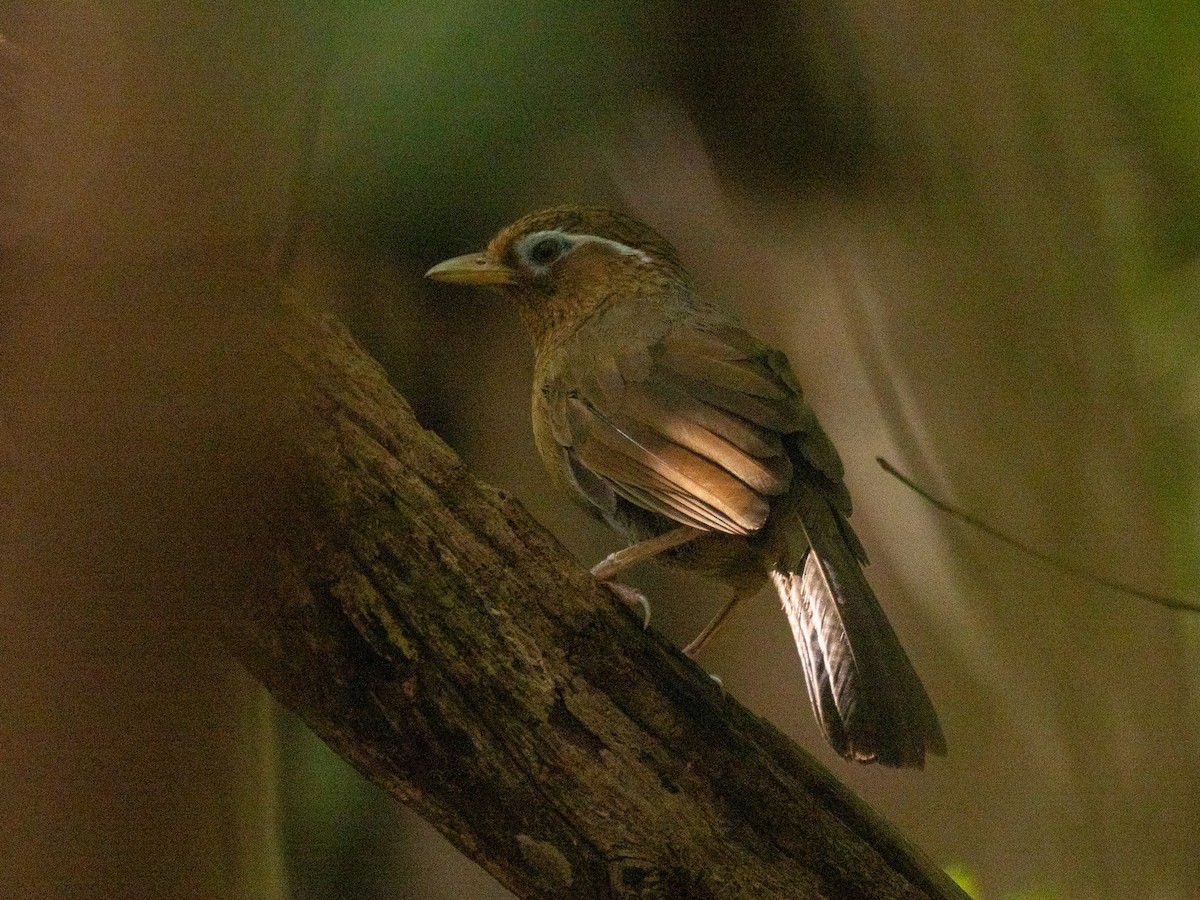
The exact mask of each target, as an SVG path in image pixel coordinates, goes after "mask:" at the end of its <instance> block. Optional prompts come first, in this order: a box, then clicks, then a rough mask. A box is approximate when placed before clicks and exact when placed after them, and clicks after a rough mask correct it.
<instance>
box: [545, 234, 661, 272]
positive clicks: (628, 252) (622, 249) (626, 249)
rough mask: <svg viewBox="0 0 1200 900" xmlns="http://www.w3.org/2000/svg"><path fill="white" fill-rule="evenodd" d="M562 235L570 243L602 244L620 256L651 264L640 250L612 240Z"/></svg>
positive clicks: (585, 235)
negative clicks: (589, 242) (587, 242)
mask: <svg viewBox="0 0 1200 900" xmlns="http://www.w3.org/2000/svg"><path fill="white" fill-rule="evenodd" d="M562 234H563V237H565V238H567V239H568V240H570V241H571V242H572V243H582V242H583V241H591V242H593V243H596V244H604V245H605V246H608V247H612V248H613V249H614V250H616V251H617V252H618V253H620V254H623V255H624V256H634V257H637V260H638V262H641V263H646V264H647V265H649V264H650V263H651V262H652V260H651V259H650V257H649V256H648V255H647V254H646V253H644V252H642V251H641V250H636V249H634V248H633V247H630V246H629V245H628V244H622V243H621V242H620V241H613V240H609V239H608V238H602V237H596V235H594V234H567V233H566V232H562Z"/></svg>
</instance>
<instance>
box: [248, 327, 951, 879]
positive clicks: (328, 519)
mask: <svg viewBox="0 0 1200 900" xmlns="http://www.w3.org/2000/svg"><path fill="white" fill-rule="evenodd" d="M269 331H270V338H269V340H270V342H271V343H273V344H274V348H273V352H277V356H276V357H275V358H274V359H273V370H274V371H273V375H274V376H275V380H274V381H273V382H272V384H273V385H274V387H273V388H272V390H271V391H269V392H267V393H268V394H270V395H271V396H270V397H269V398H268V399H269V402H268V403H265V404H264V405H263V411H264V415H263V417H262V421H263V422H264V423H265V431H264V432H263V434H264V441H263V443H262V446H263V448H264V456H266V455H269V456H270V457H271V459H272V460H274V462H273V463H272V471H273V473H274V476H273V477H272V478H271V479H268V480H266V481H262V480H260V482H259V484H258V487H257V488H256V491H255V494H254V496H253V498H252V499H251V500H250V501H249V505H250V506H252V507H254V509H255V510H256V511H258V512H259V513H261V523H260V524H262V525H265V526H266V527H265V529H264V530H263V531H261V532H258V535H257V537H255V538H253V539H254V540H256V541H258V540H263V539H264V537H266V538H267V539H268V540H269V548H270V553H269V559H268V561H267V563H266V564H265V565H263V566H261V567H259V568H258V569H257V574H256V577H255V578H254V583H253V584H252V585H251V587H250V589H249V590H247V591H246V593H245V595H244V597H243V600H244V606H243V607H242V608H241V609H239V610H237V614H236V616H235V618H234V620H233V621H235V622H236V627H235V628H232V629H231V634H232V635H234V637H235V642H236V644H237V647H238V649H239V652H240V655H241V657H242V658H243V660H244V662H245V663H246V665H247V666H248V667H249V668H250V670H251V671H252V672H253V673H254V674H255V675H257V677H258V678H260V679H261V680H262V681H263V682H264V683H265V684H266V685H267V686H268V687H269V688H270V690H271V691H272V692H273V693H274V694H275V696H276V697H277V698H279V699H280V700H281V701H282V702H283V703H285V704H286V705H287V706H289V707H291V708H292V709H293V710H295V711H296V712H297V713H299V714H300V715H301V716H302V717H303V718H304V720H305V721H306V722H307V723H308V724H309V725H310V726H311V727H312V728H313V729H314V730H315V731H316V732H317V733H318V734H319V735H320V736H321V737H322V738H323V739H324V740H325V741H326V742H328V743H329V745H330V746H332V747H333V748H334V749H335V750H336V751H337V752H339V753H340V754H342V755H343V756H344V757H346V758H347V759H349V760H350V761H351V762H352V763H353V764H354V765H355V766H357V767H358V769H359V770H360V771H362V772H363V773H364V774H365V775H366V776H367V777H368V778H370V779H371V780H372V781H374V782H375V783H376V784H378V785H379V786H381V787H382V788H384V789H385V790H387V791H388V792H390V793H391V794H393V795H394V796H396V797H398V798H399V799H401V800H402V801H404V802H406V803H408V804H410V805H412V806H413V807H414V808H416V809H417V810H418V811H419V812H420V813H421V815H423V816H424V817H426V818H427V819H428V820H429V821H431V822H432V823H433V824H434V825H436V826H437V827H438V828H439V829H440V830H441V831H442V832H443V833H444V834H446V835H447V836H448V837H449V838H450V839H451V840H452V841H453V842H454V843H455V844H456V845H457V846H458V847H459V848H461V849H462V851H463V852H464V853H466V854H468V855H469V856H471V857H472V858H474V859H475V860H477V861H478V862H479V863H480V864H481V865H483V866H484V867H485V868H486V869H487V870H488V871H489V872H491V873H492V874H493V875H494V876H495V877H496V878H497V879H499V880H500V881H501V882H502V883H503V884H505V885H506V886H507V887H508V888H509V889H511V890H512V891H514V892H515V893H517V894H518V895H520V896H524V897H554V898H560V897H607V896H664V897H666V896H669V897H761V898H766V897H788V898H797V897H829V898H841V897H844V898H851V897H854V898H862V897H879V898H900V897H910V898H912V897H963V896H964V895H963V894H962V892H961V891H959V889H958V888H957V887H956V886H955V885H954V884H953V883H952V882H951V881H950V879H949V878H947V877H946V876H945V875H944V873H942V872H941V871H940V870H939V869H938V868H937V867H936V866H934V865H932V864H931V863H930V862H929V861H928V860H926V859H925V858H924V857H922V856H921V855H920V853H918V852H917V851H916V850H914V849H913V848H912V847H911V846H909V845H908V844H907V843H906V842H905V841H904V840H903V839H902V838H900V837H899V836H898V835H897V834H896V833H895V832H894V831H893V830H892V829H891V828H890V827H889V826H888V825H887V824H886V823H884V822H883V821H882V820H881V819H880V818H879V817H878V816H877V815H876V814H874V813H873V812H872V811H871V810H870V809H868V808H867V807H866V806H865V804H863V803H862V802H861V801H860V800H858V799H857V798H856V797H855V796H854V795H852V794H851V793H850V792H849V791H847V790H846V789H845V788H843V787H842V786H841V785H840V784H839V783H838V782H837V781H836V780H835V779H834V778H833V777H832V776H831V775H830V774H829V773H828V772H826V771H825V770H823V769H822V768H821V767H820V766H819V765H818V764H817V763H815V762H814V761H813V760H812V759H811V758H810V757H809V756H808V755H807V754H805V753H804V752H803V751H802V750H800V749H799V748H797V747H796V746H795V745H794V744H792V743H791V742H790V741H789V740H788V739H787V738H785V737H784V736H783V735H782V734H780V733H779V732H778V731H777V730H776V729H775V728H774V727H772V726H771V725H770V724H769V723H767V722H765V721H763V720H762V719H759V718H758V717H756V716H754V715H753V714H751V713H750V712H748V711H747V710H746V709H744V708H743V707H742V706H741V705H739V704H738V703H737V702H736V701H735V700H734V699H733V698H732V697H730V696H729V695H727V694H724V693H723V692H722V691H721V689H720V688H719V687H718V686H717V685H716V684H715V683H714V682H713V681H712V680H710V679H709V678H708V676H707V675H706V674H705V673H704V672H703V671H702V670H701V669H700V668H699V667H698V666H696V665H695V664H694V663H692V662H691V661H690V660H688V659H687V658H686V657H684V656H683V655H682V654H681V653H680V652H679V651H678V650H677V649H676V648H674V647H672V646H671V645H669V644H668V643H667V642H666V641H664V640H663V639H662V638H661V637H660V636H659V635H658V634H657V633H656V632H655V631H654V630H653V629H651V630H649V631H644V630H643V629H642V627H641V623H640V621H639V620H638V617H637V616H635V615H633V614H632V613H631V612H629V611H627V610H626V609H625V608H624V607H622V606H621V605H620V604H619V603H617V602H615V601H614V600H613V598H612V597H611V596H610V595H609V594H608V593H607V592H606V591H605V590H604V589H603V588H601V587H599V586H598V585H597V584H596V583H595V582H594V581H593V580H592V579H591V578H590V577H589V575H588V573H587V572H586V570H585V569H584V568H582V567H581V566H580V565H579V563H578V562H577V561H575V560H574V559H572V558H571V557H570V555H569V554H568V553H567V552H566V551H565V550H564V549H563V547H562V546H561V545H560V544H559V543H558V542H557V541H556V540H555V539H554V538H553V537H552V536H551V535H550V534H548V533H547V532H546V531H545V530H544V529H543V528H541V527H540V526H539V525H538V524H537V523H536V522H534V521H533V520H532V519H531V518H530V517H529V515H528V514H527V513H526V512H525V511H524V509H523V508H522V507H521V506H520V504H518V503H517V502H516V501H514V500H513V499H511V498H509V497H507V496H505V494H503V493H502V492H500V491H498V490H496V489H494V488H491V487H488V486H487V485H484V484H482V483H480V482H479V481H477V480H476V479H475V478H474V477H472V475H471V474H470V473H469V472H468V471H467V470H466V469H465V468H464V466H463V464H462V462H461V461H460V460H459V459H458V458H457V456H456V455H455V454H454V453H453V451H451V450H450V449H449V448H448V447H447V446H446V445H445V444H444V443H443V442H442V441H441V440H440V439H439V438H438V437H437V436H436V435H434V434H432V433H430V432H428V431H426V430H424V429H423V428H421V426H420V425H419V424H418V423H417V422H416V420H415V419H414V417H413V414H412V412H411V410H410V409H409V407H408V405H407V404H406V403H405V402H404V400H403V399H402V398H401V397H400V396H399V395H398V394H397V393H396V392H395V391H394V390H393V389H392V388H391V387H390V386H389V384H388V383H387V380H386V377H385V376H384V373H383V372H382V370H381V369H380V368H379V366H378V365H376V364H375V363H374V362H373V361H372V360H371V359H370V358H369V357H367V356H366V355H365V354H364V353H363V352H362V351H361V350H360V349H359V348H358V347H357V346H356V345H355V344H354V342H353V341H352V340H351V338H350V337H349V336H348V334H347V333H346V332H345V330H344V329H343V328H342V327H341V326H340V325H338V324H337V323H336V322H335V321H334V320H332V319H331V318H329V317H327V316H322V315H319V314H314V313H311V312H308V311H305V310H301V309H289V310H287V311H285V312H284V313H283V314H281V315H280V316H279V317H278V318H277V320H276V322H275V323H274V324H273V325H272V327H271V329H270V330H269ZM276 388H277V389H278V390H275V389H276ZM267 412H269V415H268V414H266V413H267Z"/></svg>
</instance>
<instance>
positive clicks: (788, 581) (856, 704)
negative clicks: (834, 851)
mask: <svg viewBox="0 0 1200 900" xmlns="http://www.w3.org/2000/svg"><path fill="white" fill-rule="evenodd" d="M794 499H795V501H796V505H795V508H794V513H795V514H796V515H797V516H798V517H799V519H800V524H801V525H802V526H803V533H804V536H805V538H806V539H807V543H808V548H806V549H804V548H800V549H798V551H793V552H790V553H788V554H787V556H788V557H789V558H790V561H789V560H787V559H785V560H784V561H783V562H782V563H781V564H779V565H778V566H777V567H776V568H775V570H774V571H772V572H771V579H772V581H774V583H775V587H776V588H777V589H778V591H779V596H780V599H782V601H783V608H784V610H785V612H786V613H787V616H788V619H789V620H790V621H791V623H792V633H793V634H794V635H795V637H796V647H797V649H798V650H799V651H800V659H801V661H802V663H803V665H804V675H805V680H806V681H807V683H808V696H809V699H811V700H812V705H813V712H814V713H815V714H816V717H817V721H818V722H819V723H820V725H821V728H822V730H823V731H824V732H825V736H826V738H828V740H829V743H830V744H832V745H833V748H834V749H835V750H837V752H838V753H840V754H841V755H842V756H844V757H846V758H847V759H853V760H857V761H859V762H878V763H880V764H882V765H885V766H902V767H909V768H918V769H919V768H922V767H923V766H924V764H925V753H926V751H928V752H930V753H935V754H938V755H939V756H940V755H944V754H945V753H946V739H945V737H944V736H943V735H942V729H941V726H940V725H939V724H938V718H937V713H936V712H935V711H934V709H933V704H932V703H931V702H930V700H929V696H928V694H926V693H925V688H924V686H922V684H921V681H920V679H919V678H918V677H917V673H916V671H915V670H914V669H913V666H912V663H911V662H909V660H908V656H907V655H906V654H905V652H904V649H903V648H902V647H901V646H900V641H899V640H898V639H897V638H896V633H895V632H894V631H892V626H891V625H890V624H889V623H888V620H887V617H886V616H884V614H883V610H882V609H881V608H880V606H879V601H878V600H876V599H875V593H874V592H873V591H872V590H871V586H870V585H869V584H868V583H867V579H866V577H865V576H864V575H863V571H862V563H863V562H865V559H866V555H865V554H864V553H863V551H862V545H861V544H859V542H858V538H857V537H856V536H855V535H854V532H853V531H852V530H851V529H850V523H849V522H848V521H846V518H845V517H844V516H843V515H842V514H841V513H840V512H839V511H837V510H836V509H834V507H833V506H831V505H830V503H829V500H828V499H827V498H826V496H825V495H824V494H823V493H822V492H821V491H820V490H819V489H817V488H816V487H813V486H809V485H800V486H798V490H797V492H796V494H795V495H794ZM790 512H792V511H791V510H789V513H790ZM789 530H791V529H789Z"/></svg>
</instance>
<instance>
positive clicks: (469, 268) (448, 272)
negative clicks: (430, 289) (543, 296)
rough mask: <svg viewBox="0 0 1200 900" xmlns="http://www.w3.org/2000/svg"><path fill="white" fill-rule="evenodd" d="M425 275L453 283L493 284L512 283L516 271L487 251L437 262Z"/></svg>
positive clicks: (515, 278)
mask: <svg viewBox="0 0 1200 900" xmlns="http://www.w3.org/2000/svg"><path fill="white" fill-rule="evenodd" d="M425 277H426V278H432V279H433V280H434V281H449V282H451V283H453V284H475V285H482V286H494V285H500V284H512V283H513V282H514V281H516V280H517V273H516V272H515V271H513V270H512V269H511V268H509V267H508V266H506V265H504V263H502V262H497V261H496V260H495V259H493V258H492V257H491V256H489V255H488V254H487V253H466V254H464V255H462V256H456V257H454V259H448V260H446V261H445V262H440V263H438V264H437V265H436V266H434V267H433V268H432V269H430V270H429V271H428V272H426V273H425Z"/></svg>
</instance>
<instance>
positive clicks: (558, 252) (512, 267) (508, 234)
mask: <svg viewBox="0 0 1200 900" xmlns="http://www.w3.org/2000/svg"><path fill="white" fill-rule="evenodd" d="M425 276H426V277H427V278H432V279H434V280H436V281H448V282H452V283H456V284H470V285H476V286H479V287H486V288H490V289H492V290H496V291H498V292H499V293H501V294H503V295H505V296H507V297H509V298H510V299H511V300H512V301H513V302H514V303H515V304H516V306H517V309H518V311H519V312H520V314H521V318H522V320H523V321H524V322H525V325H526V327H527V328H528V329H529V332H530V334H531V335H532V336H533V340H534V344H535V345H537V346H539V347H540V346H542V345H543V344H544V343H545V342H546V341H548V340H550V339H552V337H553V336H554V335H555V334H558V333H561V332H562V331H563V330H564V329H566V330H572V329H573V327H574V326H576V325H578V323H579V322H581V321H582V320H584V319H586V318H587V317H588V316H589V315H591V313H592V312H594V311H595V310H596V309H597V308H598V307H599V306H600V305H601V304H603V303H605V302H606V301H609V300H611V299H614V298H623V297H637V296H647V297H650V296H654V295H655V294H656V293H662V292H664V291H670V290H672V289H675V290H678V289H680V288H682V289H685V290H686V289H688V288H689V287H690V282H689V281H688V277H687V274H686V273H685V272H684V270H683V267H682V266H681V265H680V264H679V258H678V256H677V255H676V253H675V249H674V248H673V247H672V246H671V245H670V244H669V243H667V242H666V241H665V240H664V239H663V238H662V236H661V235H659V234H658V232H656V231H655V230H654V229H652V228H650V227H649V226H648V225H644V224H643V223H641V222H639V221H638V220H637V219H634V218H632V217H630V216H626V215H623V214H622V213H618V212H614V211H612V210H610V209H606V208H605V207H601V206H555V207H551V208H550V209H544V210H541V211H539V212H535V213H530V214H529V215H527V216H524V217H523V218H521V219H518V220H517V221H516V222H513V223H512V224H511V225H509V226H507V227H505V228H503V229H501V231H500V233H499V234H497V235H496V236H495V237H494V238H492V240H491V241H490V242H489V243H488V245H487V248H486V249H484V250H482V251H480V252H478V253H467V254H465V255H463V256H456V257H454V258H453V259H448V260H446V261H445V262H442V263H438V264H437V265H436V266H434V267H433V268H432V269H430V270H429V271H428V272H426V273H425Z"/></svg>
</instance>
